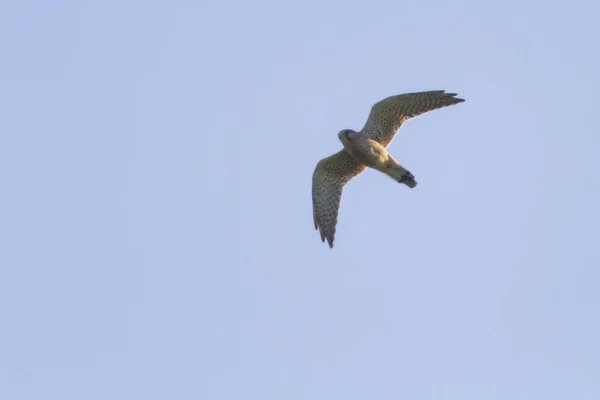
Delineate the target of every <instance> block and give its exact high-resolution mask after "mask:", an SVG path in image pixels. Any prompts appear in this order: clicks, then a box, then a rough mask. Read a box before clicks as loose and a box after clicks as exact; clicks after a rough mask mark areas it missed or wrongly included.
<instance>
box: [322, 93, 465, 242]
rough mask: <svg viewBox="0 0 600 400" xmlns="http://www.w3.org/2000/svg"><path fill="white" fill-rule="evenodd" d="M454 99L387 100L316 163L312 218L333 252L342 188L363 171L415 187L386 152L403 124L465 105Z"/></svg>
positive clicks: (444, 95)
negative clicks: (337, 148) (339, 147)
mask: <svg viewBox="0 0 600 400" xmlns="http://www.w3.org/2000/svg"><path fill="white" fill-rule="evenodd" d="M455 96H456V94H455V93H445V91H443V90H433V91H426V92H416V93H406V94H401V95H396V96H390V97H387V98H385V99H383V100H381V101H379V102H378V103H376V104H374V105H373V107H372V108H371V112H370V114H369V117H368V119H367V122H366V123H365V126H364V127H363V129H362V130H361V131H360V132H354V131H351V130H343V131H341V132H340V133H339V135H338V136H339V138H340V140H341V141H342V143H343V144H344V149H343V150H341V151H339V152H337V153H335V154H333V155H331V156H329V157H326V158H324V159H322V160H321V161H319V163H318V164H317V166H316V168H315V171H314V173H313V182H312V198H313V218H314V223H315V229H317V230H318V231H319V233H320V234H321V240H322V241H323V242H324V241H325V240H327V243H328V244H329V247H331V248H333V242H334V238H335V230H336V225H337V218H338V211H339V207H340V201H341V198H342V192H343V189H344V186H345V185H346V184H347V183H348V182H349V181H350V180H351V179H352V178H354V177H356V176H357V175H359V174H360V173H361V172H363V171H364V170H365V168H367V167H371V168H374V169H377V170H378V171H381V172H383V173H384V174H386V175H388V176H389V177H391V178H392V179H394V180H396V181H398V182H400V183H404V184H406V185H407V186H408V187H411V188H414V187H415V186H416V184H417V183H416V180H415V177H414V176H413V175H412V174H411V173H410V172H409V171H408V170H406V169H405V168H404V167H403V166H401V165H400V164H399V163H398V162H397V161H396V160H395V159H394V158H393V157H392V156H391V155H390V154H389V153H388V152H387V150H386V148H387V147H388V146H389V144H390V143H391V142H392V140H393V139H394V136H395V135H396V132H397V131H398V130H399V129H400V127H401V126H402V124H403V123H404V121H406V120H408V119H410V118H414V117H417V116H419V115H422V114H425V113H427V112H429V111H433V110H436V109H438V108H442V107H447V106H451V105H454V104H458V103H461V102H463V101H464V100H463V99H459V98H457V97H455Z"/></svg>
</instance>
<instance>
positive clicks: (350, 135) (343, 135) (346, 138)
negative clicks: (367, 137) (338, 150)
mask: <svg viewBox="0 0 600 400" xmlns="http://www.w3.org/2000/svg"><path fill="white" fill-rule="evenodd" d="M356 134H357V133H356V132H355V131H353V130H352V129H344V130H342V131H340V133H338V138H339V139H340V142H342V143H343V144H346V143H348V142H351V141H352V140H353V139H354V137H355V135H356Z"/></svg>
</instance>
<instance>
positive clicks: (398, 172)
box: [385, 162, 417, 189]
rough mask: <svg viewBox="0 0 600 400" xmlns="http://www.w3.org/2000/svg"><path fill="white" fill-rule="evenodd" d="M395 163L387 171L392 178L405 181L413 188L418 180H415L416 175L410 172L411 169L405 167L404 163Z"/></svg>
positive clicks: (401, 181)
mask: <svg viewBox="0 0 600 400" xmlns="http://www.w3.org/2000/svg"><path fill="white" fill-rule="evenodd" d="M394 164H395V165H392V166H390V167H389V168H388V169H387V170H386V171H385V173H386V174H387V175H389V176H390V177H391V178H392V179H394V180H395V181H397V182H400V183H404V184H405V185H406V186H408V187H409V188H411V189H413V188H414V187H415V186H417V181H416V180H415V176H414V175H413V174H411V173H410V171H409V170H407V169H406V168H404V167H403V166H402V165H400V164H398V163H397V162H395V163H394Z"/></svg>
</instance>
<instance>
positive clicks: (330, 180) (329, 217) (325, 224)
mask: <svg viewBox="0 0 600 400" xmlns="http://www.w3.org/2000/svg"><path fill="white" fill-rule="evenodd" d="M364 169H365V166H364V165H361V164H359V163H357V162H356V161H354V159H353V158H352V157H350V155H349V154H348V153H346V152H345V151H344V150H341V151H339V152H337V153H335V154H333V155H331V156H329V157H327V158H324V159H322V160H321V161H319V162H318V164H317V167H316V168H315V172H314V173H313V178H312V199H313V218H314V221H315V229H318V230H319V233H320V234H321V241H323V242H325V239H327V243H328V244H329V247H331V248H333V240H334V236H335V226H336V224H337V217H338V210H339V208H340V201H341V198H342V191H343V189H344V185H346V183H348V182H349V181H350V180H351V179H352V178H354V177H355V176H357V175H358V174H360V173H361V172H363V171H364Z"/></svg>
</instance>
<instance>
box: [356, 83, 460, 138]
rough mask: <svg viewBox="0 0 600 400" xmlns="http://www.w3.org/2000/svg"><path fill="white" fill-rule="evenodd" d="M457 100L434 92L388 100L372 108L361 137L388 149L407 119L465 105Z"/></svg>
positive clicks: (438, 91) (410, 94)
mask: <svg viewBox="0 0 600 400" xmlns="http://www.w3.org/2000/svg"><path fill="white" fill-rule="evenodd" d="M454 96H456V93H445V92H444V91H443V90H432V91H427V92H416V93H405V94H400V95H396V96H390V97H387V98H385V99H383V100H381V101H380V102H378V103H375V104H374V105H373V107H372V108H371V113H370V114H369V118H368V119H367V122H366V123H365V126H364V127H363V129H362V133H363V134H365V135H366V136H367V137H369V138H371V139H373V140H375V141H376V142H379V143H380V144H381V145H382V146H384V147H387V146H388V145H389V144H390V143H391V142H392V139H394V136H395V135H396V132H397V131H398V129H400V127H401V126H402V124H403V123H404V121H406V120H407V119H410V118H414V117H416V116H419V115H421V114H425V113H426V112H429V111H433V110H436V109H438V108H442V107H448V106H451V105H454V104H458V103H462V102H463V101H464V100H463V99H459V98H456V97H454Z"/></svg>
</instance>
